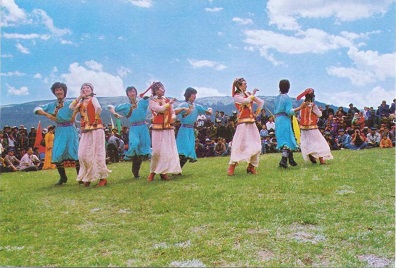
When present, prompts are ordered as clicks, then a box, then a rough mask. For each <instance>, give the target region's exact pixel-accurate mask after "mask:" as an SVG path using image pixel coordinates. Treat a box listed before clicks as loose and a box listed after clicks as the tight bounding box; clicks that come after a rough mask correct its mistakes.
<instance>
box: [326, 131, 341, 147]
mask: <svg viewBox="0 0 396 268" xmlns="http://www.w3.org/2000/svg"><path fill="white" fill-rule="evenodd" d="M324 137H325V140H326V142H327V144H328V145H329V147H330V150H339V149H338V147H337V144H336V142H335V140H334V138H333V135H332V134H331V132H329V131H326V132H325V136H324Z"/></svg>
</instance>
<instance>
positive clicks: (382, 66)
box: [327, 47, 396, 86]
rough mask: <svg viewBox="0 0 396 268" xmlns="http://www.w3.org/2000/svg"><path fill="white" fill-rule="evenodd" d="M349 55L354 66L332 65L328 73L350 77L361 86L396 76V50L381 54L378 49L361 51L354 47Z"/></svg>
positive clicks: (353, 82)
mask: <svg viewBox="0 0 396 268" xmlns="http://www.w3.org/2000/svg"><path fill="white" fill-rule="evenodd" d="M348 56H349V58H350V59H351V60H352V61H353V65H354V67H349V68H348V67H335V66H331V67H329V68H328V69H327V73H328V74H330V75H333V76H337V77H342V78H348V79H349V80H350V81H351V82H352V84H354V85H360V86H362V85H366V84H368V83H373V82H377V81H384V80H385V79H386V78H392V77H395V69H396V52H394V53H391V54H390V53H389V54H383V55H379V54H378V52H377V51H371V50H368V51H359V50H358V49H357V48H355V47H352V48H350V49H349V51H348Z"/></svg>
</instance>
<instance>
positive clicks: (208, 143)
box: [204, 138, 215, 157]
mask: <svg viewBox="0 0 396 268" xmlns="http://www.w3.org/2000/svg"><path fill="white" fill-rule="evenodd" d="M204 147H205V157H211V156H214V155H215V153H214V144H213V142H212V140H211V139H209V138H206V139H205V145H204Z"/></svg>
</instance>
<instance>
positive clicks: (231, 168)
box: [227, 164, 236, 176]
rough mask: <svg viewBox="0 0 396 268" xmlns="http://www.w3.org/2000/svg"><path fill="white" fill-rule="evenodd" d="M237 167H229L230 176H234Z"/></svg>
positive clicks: (228, 173)
mask: <svg viewBox="0 0 396 268" xmlns="http://www.w3.org/2000/svg"><path fill="white" fill-rule="evenodd" d="M235 166H236V164H232V165H230V166H229V167H228V170H227V175H228V176H234V171H235Z"/></svg>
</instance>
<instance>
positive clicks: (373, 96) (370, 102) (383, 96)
mask: <svg viewBox="0 0 396 268" xmlns="http://www.w3.org/2000/svg"><path fill="white" fill-rule="evenodd" d="M315 94H316V95H317V97H316V99H321V100H326V103H329V104H334V105H336V106H344V107H348V104H349V103H351V101H352V102H353V105H354V106H355V107H357V108H358V109H360V110H362V109H363V107H365V106H369V107H373V108H374V109H377V107H378V106H379V105H380V104H381V102H382V101H383V100H386V101H387V103H391V102H392V100H393V99H394V98H395V89H391V90H386V89H384V88H382V87H380V86H376V87H374V88H372V89H371V90H369V91H368V93H365V94H362V92H361V91H360V90H353V91H342V92H337V94H334V93H332V92H330V91H328V92H323V91H322V92H318V94H317V93H316V92H315Z"/></svg>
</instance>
